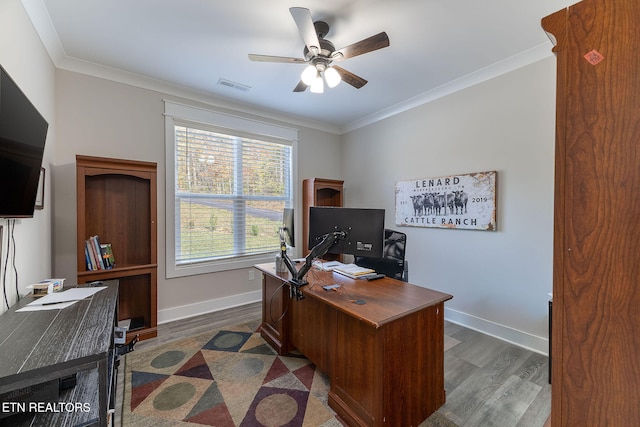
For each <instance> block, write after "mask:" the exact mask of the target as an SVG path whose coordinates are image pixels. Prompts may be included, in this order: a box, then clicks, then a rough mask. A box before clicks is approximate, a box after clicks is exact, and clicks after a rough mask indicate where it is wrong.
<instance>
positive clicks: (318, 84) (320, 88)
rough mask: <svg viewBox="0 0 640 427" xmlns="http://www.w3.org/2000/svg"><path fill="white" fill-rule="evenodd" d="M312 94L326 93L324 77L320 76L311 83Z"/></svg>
mask: <svg viewBox="0 0 640 427" xmlns="http://www.w3.org/2000/svg"><path fill="white" fill-rule="evenodd" d="M310 90H311V92H312V93H323V92H324V82H323V81H322V77H320V76H318V77H316V79H315V80H314V81H313V83H311V89H310Z"/></svg>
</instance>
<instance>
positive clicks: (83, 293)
mask: <svg viewBox="0 0 640 427" xmlns="http://www.w3.org/2000/svg"><path fill="white" fill-rule="evenodd" d="M106 288H107V287H106V286H97V287H86V288H71V289H67V290H66V291H62V292H54V293H52V294H47V295H45V296H43V297H42V298H38V299H37V300H35V301H31V302H30V303H29V304H27V306H30V305H44V306H46V305H48V304H55V303H60V302H68V301H79V300H81V299H85V298H88V297H90V296H92V295H94V294H96V293H98V292H99V291H101V290H103V289H106ZM16 311H17V310H16Z"/></svg>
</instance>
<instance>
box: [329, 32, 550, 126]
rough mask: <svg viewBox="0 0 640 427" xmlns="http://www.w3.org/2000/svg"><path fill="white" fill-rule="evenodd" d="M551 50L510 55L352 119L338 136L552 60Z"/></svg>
mask: <svg viewBox="0 0 640 427" xmlns="http://www.w3.org/2000/svg"><path fill="white" fill-rule="evenodd" d="M552 47H553V45H552V44H551V42H545V43H543V44H540V45H538V46H536V47H534V48H531V49H529V50H526V51H524V52H521V53H519V54H517V55H513V56H511V57H509V58H506V59H504V60H502V61H499V62H496V63H495V64H491V65H489V66H487V67H484V68H481V69H480V70H477V71H474V72H473V73H470V74H467V75H466V76H463V77H460V78H458V79H456V80H453V81H451V82H448V83H446V84H443V85H441V86H438V87H436V88H434V89H431V90H428V91H426V92H423V93H421V94H419V95H416V96H414V97H413V98H410V99H407V100H406V101H403V102H400V103H398V104H395V105H392V106H391V107H388V108H385V109H383V110H380V111H378V112H375V113H373V114H369V115H367V116H365V117H362V118H360V119H358V120H354V121H352V122H350V123H348V124H346V125H344V126H342V127H341V128H340V133H341V134H345V133H348V132H351V131H354V130H356V129H359V128H362V127H364V126H368V125H370V124H373V123H376V122H379V121H380V120H384V119H386V118H389V117H392V116H395V115H397V114H400V113H402V112H405V111H408V110H411V109H413V108H416V107H419V106H421V105H424V104H427V103H429V102H432V101H435V100H437V99H439V98H443V97H445V96H448V95H451V94H453V93H455V92H458V91H461V90H463V89H466V88H469V87H471V86H474V85H477V84H478V83H482V82H484V81H487V80H491V79H493V78H495V77H498V76H500V75H502V74H506V73H509V72H511V71H514V70H516V69H518V68H521V67H524V66H526V65H529V64H533V63H534V62H538V61H540V60H543V59H546V58H549V57H552V56H553V53H552V51H551V49H552Z"/></svg>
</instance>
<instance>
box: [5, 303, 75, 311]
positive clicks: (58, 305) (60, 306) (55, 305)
mask: <svg viewBox="0 0 640 427" xmlns="http://www.w3.org/2000/svg"><path fill="white" fill-rule="evenodd" d="M77 302H78V301H67V302H59V303H51V304H45V305H29V304H27V305H25V306H24V307H22V308H20V309H18V310H16V313H17V312H22V311H45V310H61V309H63V308H67V307H69V306H71V305H73V304H75V303H77Z"/></svg>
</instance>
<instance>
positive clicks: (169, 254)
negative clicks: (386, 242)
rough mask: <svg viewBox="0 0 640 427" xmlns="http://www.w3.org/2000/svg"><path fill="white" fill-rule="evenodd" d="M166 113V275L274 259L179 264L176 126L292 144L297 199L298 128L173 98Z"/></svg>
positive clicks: (293, 187)
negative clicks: (176, 202) (174, 100)
mask: <svg viewBox="0 0 640 427" xmlns="http://www.w3.org/2000/svg"><path fill="white" fill-rule="evenodd" d="M164 104H165V106H164V110H165V111H164V116H165V171H166V174H165V175H166V179H165V182H166V189H165V193H166V194H165V212H166V220H165V274H166V277H167V278H176V277H185V276H192V275H198V274H207V273H215V272H220V271H226V270H235V269H240V268H249V267H252V266H253V265H255V264H260V263H264V262H270V261H274V259H275V254H276V252H277V251H274V252H272V253H266V254H259V255H244V256H233V257H229V258H225V259H220V260H211V261H204V262H198V263H194V264H186V265H177V263H176V229H175V228H176V227H175V224H176V222H175V218H176V216H175V215H176V212H175V197H176V194H175V179H176V176H175V172H176V164H175V126H190V125H191V126H195V127H198V128H204V129H207V128H209V129H211V130H212V131H214V132H226V133H228V134H231V135H237V136H241V137H247V136H248V137H251V138H255V139H260V140H264V141H268V142H276V143H281V144H285V145H290V146H291V148H292V152H291V163H292V164H291V175H292V177H291V192H292V199H293V200H295V195H296V194H297V185H296V183H297V182H298V179H297V169H298V168H297V165H298V161H297V153H298V147H297V145H298V129H294V128H289V127H285V126H280V125H274V124H271V123H267V122H263V121H259V120H254V119H248V118H244V117H239V116H236V115H232V114H228V113H222V112H219V111H214V110H210V109H205V108H199V107H193V106H189V105H185V104H180V103H176V102H173V101H168V100H165V101H164Z"/></svg>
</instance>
